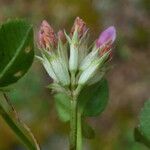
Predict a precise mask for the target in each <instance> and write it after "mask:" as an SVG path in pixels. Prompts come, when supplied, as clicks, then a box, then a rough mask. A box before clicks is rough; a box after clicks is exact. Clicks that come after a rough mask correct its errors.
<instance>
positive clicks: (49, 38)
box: [38, 20, 57, 49]
mask: <svg viewBox="0 0 150 150" xmlns="http://www.w3.org/2000/svg"><path fill="white" fill-rule="evenodd" d="M38 44H39V46H40V48H44V49H50V48H51V47H52V48H53V47H56V46H57V39H56V36H55V33H54V30H53V28H52V27H51V26H50V25H49V24H48V22H47V21H46V20H44V21H42V24H41V26H40V30H39V33H38Z"/></svg>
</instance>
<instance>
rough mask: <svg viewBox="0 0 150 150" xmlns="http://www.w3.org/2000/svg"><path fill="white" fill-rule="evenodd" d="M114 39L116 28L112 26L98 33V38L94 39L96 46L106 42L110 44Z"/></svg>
mask: <svg viewBox="0 0 150 150" xmlns="http://www.w3.org/2000/svg"><path fill="white" fill-rule="evenodd" d="M115 39H116V29H115V27H114V26H110V27H109V28H107V29H106V30H104V31H103V32H102V33H101V34H100V36H99V38H98V39H97V41H96V46H97V47H101V46H102V45H104V44H108V43H109V44H110V45H112V44H113V42H114V41H115Z"/></svg>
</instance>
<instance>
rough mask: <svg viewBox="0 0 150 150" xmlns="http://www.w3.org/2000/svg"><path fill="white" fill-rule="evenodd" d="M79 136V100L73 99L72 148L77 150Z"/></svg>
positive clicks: (71, 149) (71, 120)
mask: <svg viewBox="0 0 150 150" xmlns="http://www.w3.org/2000/svg"><path fill="white" fill-rule="evenodd" d="M76 138H77V101H76V99H75V98H72V100H71V119H70V150H76Z"/></svg>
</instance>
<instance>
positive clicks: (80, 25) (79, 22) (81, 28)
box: [70, 17, 88, 39]
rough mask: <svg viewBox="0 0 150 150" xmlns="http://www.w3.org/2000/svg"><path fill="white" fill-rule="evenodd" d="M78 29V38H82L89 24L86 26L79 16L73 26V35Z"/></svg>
mask: <svg viewBox="0 0 150 150" xmlns="http://www.w3.org/2000/svg"><path fill="white" fill-rule="evenodd" d="M76 29H77V32H78V38H79V39H80V38H81V37H82V36H83V35H84V33H85V32H86V31H87V30H88V28H87V26H86V23H85V22H84V21H83V20H82V19H81V18H79V17H77V18H76V19H75V21H74V24H73V26H72V28H71V32H70V34H71V36H73V34H74V32H75V30H76Z"/></svg>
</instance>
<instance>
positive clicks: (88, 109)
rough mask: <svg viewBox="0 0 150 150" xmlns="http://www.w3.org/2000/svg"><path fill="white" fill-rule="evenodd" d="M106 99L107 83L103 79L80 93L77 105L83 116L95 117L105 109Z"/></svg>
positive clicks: (107, 95)
mask: <svg viewBox="0 0 150 150" xmlns="http://www.w3.org/2000/svg"><path fill="white" fill-rule="evenodd" d="M108 97H109V90H108V83H107V80H105V79H103V80H101V81H100V82H97V83H95V84H93V85H91V86H88V87H85V88H84V89H83V90H82V91H81V93H80V95H79V104H78V105H79V107H80V109H81V111H82V113H83V115H84V116H97V115H99V114H100V113H101V112H102V111H103V110H104V109H105V107H106V105H107V102H108Z"/></svg>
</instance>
